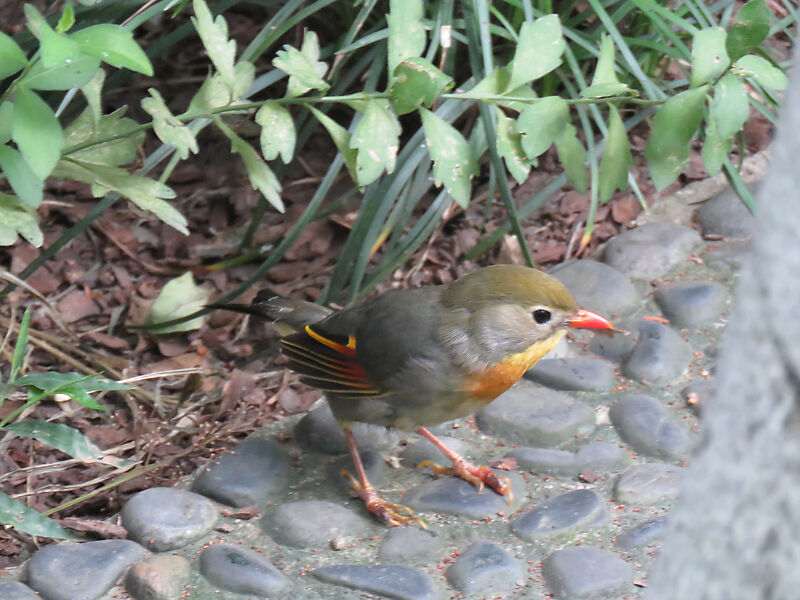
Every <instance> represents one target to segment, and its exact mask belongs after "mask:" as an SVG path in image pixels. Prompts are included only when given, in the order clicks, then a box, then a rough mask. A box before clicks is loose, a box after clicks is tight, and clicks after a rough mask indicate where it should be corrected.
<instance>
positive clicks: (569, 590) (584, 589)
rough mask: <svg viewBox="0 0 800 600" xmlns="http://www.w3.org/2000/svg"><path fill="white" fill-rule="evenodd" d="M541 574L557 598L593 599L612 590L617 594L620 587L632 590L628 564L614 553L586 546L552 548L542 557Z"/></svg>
mask: <svg viewBox="0 0 800 600" xmlns="http://www.w3.org/2000/svg"><path fill="white" fill-rule="evenodd" d="M542 574H543V575H544V578H545V581H546V582H547V585H548V586H549V588H550V589H551V590H552V591H553V593H554V594H555V595H556V597H558V598H569V599H576V600H577V599H583V598H587V599H592V600H594V599H595V598H607V597H610V596H612V595H613V594H618V595H614V596H613V597H614V598H621V597H622V595H623V590H624V591H626V592H627V591H632V586H631V578H632V577H633V572H632V570H631V567H630V565H629V564H628V563H626V562H625V561H624V560H622V559H621V558H620V557H619V556H617V555H616V554H612V553H611V552H607V551H605V550H600V549H598V548H591V547H589V546H573V547H571V548H564V549H563V550H558V551H556V552H553V554H551V555H550V556H549V557H547V558H546V559H545V560H544V563H543V564H542ZM627 588H631V589H630V590H629V589H627Z"/></svg>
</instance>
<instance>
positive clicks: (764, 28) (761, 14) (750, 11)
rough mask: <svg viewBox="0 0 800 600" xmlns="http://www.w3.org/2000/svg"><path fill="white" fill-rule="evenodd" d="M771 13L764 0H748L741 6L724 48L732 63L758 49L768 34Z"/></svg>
mask: <svg viewBox="0 0 800 600" xmlns="http://www.w3.org/2000/svg"><path fill="white" fill-rule="evenodd" d="M770 21H772V11H771V10H770V9H769V6H768V5H767V2H766V0H750V2H748V3H747V4H745V5H744V6H742V8H741V10H740V11H739V15H738V17H737V18H736V24H735V25H734V26H733V27H732V28H731V30H730V31H729V32H728V39H727V40H726V41H725V47H726V48H727V50H728V55H729V56H730V57H731V60H732V61H737V60H739V59H740V58H741V57H742V56H744V55H745V54H748V53H749V52H750V51H752V50H754V49H756V48H758V47H759V46H760V45H761V42H763V41H764V40H765V39H767V35H768V34H769V24H770Z"/></svg>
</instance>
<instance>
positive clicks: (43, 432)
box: [4, 419, 133, 467]
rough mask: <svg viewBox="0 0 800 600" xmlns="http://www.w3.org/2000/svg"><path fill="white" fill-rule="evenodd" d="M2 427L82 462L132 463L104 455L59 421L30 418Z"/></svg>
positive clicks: (88, 441) (80, 434)
mask: <svg viewBox="0 0 800 600" xmlns="http://www.w3.org/2000/svg"><path fill="white" fill-rule="evenodd" d="M4 429H6V430H8V431H12V432H14V433H15V434H17V435H19V436H22V437H28V438H34V439H36V440H39V441H40V442H42V443H44V444H47V445H48V446H50V447H52V448H55V449H56V450H60V451H61V452H63V453H64V454H68V455H69V456H71V457H72V458H77V459H78V460H81V461H83V462H84V463H89V464H91V463H102V464H107V465H111V466H115V467H125V466H130V465H132V464H133V463H132V462H130V461H127V460H123V459H119V458H117V457H115V456H110V455H109V456H106V455H105V454H103V451H102V450H101V449H100V448H99V447H98V446H97V445H96V444H95V443H94V442H92V441H91V440H90V439H89V438H87V437H86V436H85V435H83V434H82V433H81V432H80V431H78V430H77V429H74V428H72V427H70V426H68V425H63V424H61V423H48V422H47V421H37V420H34V419H32V420H26V421H20V422H18V423H10V424H8V425H6V426H5V427H4Z"/></svg>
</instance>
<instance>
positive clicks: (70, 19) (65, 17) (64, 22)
mask: <svg viewBox="0 0 800 600" xmlns="http://www.w3.org/2000/svg"><path fill="white" fill-rule="evenodd" d="M73 25H75V9H74V8H73V7H72V5H71V4H67V5H66V6H65V7H64V11H63V12H62V13H61V18H60V19H59V20H58V25H56V31H57V32H59V33H64V32H65V31H69V30H70V29H71V28H72V26H73Z"/></svg>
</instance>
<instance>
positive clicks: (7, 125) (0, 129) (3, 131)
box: [0, 101, 14, 144]
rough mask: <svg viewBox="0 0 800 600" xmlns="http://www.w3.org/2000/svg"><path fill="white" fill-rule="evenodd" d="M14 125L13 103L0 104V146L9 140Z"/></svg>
mask: <svg viewBox="0 0 800 600" xmlns="http://www.w3.org/2000/svg"><path fill="white" fill-rule="evenodd" d="M13 124H14V103H13V102H9V101H6V102H3V103H2V104H0V144H5V143H6V142H7V141H9V140H10V139H11V128H12V126H13Z"/></svg>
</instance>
